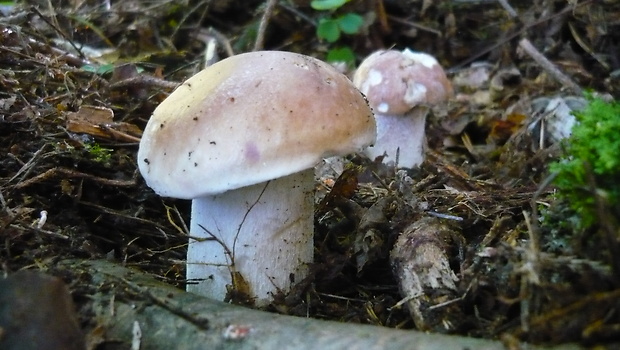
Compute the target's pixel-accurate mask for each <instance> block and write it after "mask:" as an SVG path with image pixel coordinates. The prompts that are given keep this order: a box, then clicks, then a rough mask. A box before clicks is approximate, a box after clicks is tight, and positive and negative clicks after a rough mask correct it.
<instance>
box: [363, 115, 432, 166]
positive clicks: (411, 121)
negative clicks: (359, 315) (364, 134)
mask: <svg viewBox="0 0 620 350" xmlns="http://www.w3.org/2000/svg"><path fill="white" fill-rule="evenodd" d="M427 113H428V108H426V107H421V106H420V107H416V108H414V109H413V110H412V111H411V112H409V113H408V114H407V115H404V116H401V115H396V116H394V115H385V114H380V113H377V114H375V120H376V121H377V141H376V142H375V144H374V146H371V147H368V148H366V150H365V151H364V152H365V153H366V155H367V156H368V157H369V158H370V159H375V158H377V157H380V156H382V155H384V154H386V156H385V158H384V159H383V163H386V164H394V165H396V154H397V151H398V167H399V168H413V167H415V166H418V165H420V164H422V162H423V161H424V150H425V148H426V136H425V133H424V131H425V124H426V114H427Z"/></svg>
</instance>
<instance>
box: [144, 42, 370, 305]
mask: <svg viewBox="0 0 620 350" xmlns="http://www.w3.org/2000/svg"><path fill="white" fill-rule="evenodd" d="M375 133H376V126H375V121H374V118H373V116H372V111H371V110H370V108H369V107H368V104H367V102H366V100H365V99H364V97H363V96H362V94H361V93H360V92H359V91H358V90H357V89H356V88H355V86H353V84H352V83H351V81H349V80H348V79H347V78H346V77H345V76H344V75H342V74H340V73H338V72H336V71H335V70H334V69H333V68H332V67H331V66H329V65H328V64H326V63H324V62H321V61H319V60H317V59H314V58H312V57H308V56H303V55H299V54H295V53H289V52H278V51H262V52H260V51H259V52H252V53H246V54H241V55H237V56H233V57H230V58H227V59H225V60H223V61H220V62H218V63H216V64H214V65H212V66H210V67H208V68H206V69H205V70H203V71H201V72H199V73H198V74H196V75H195V76H193V77H192V78H190V79H188V80H187V81H186V82H185V83H184V84H183V85H181V86H180V87H179V88H177V89H176V90H175V91H174V92H173V93H172V94H171V95H170V96H169V97H168V98H167V99H166V100H164V101H163V102H162V103H161V104H160V105H159V106H158V107H157V109H156V110H155V111H154V112H153V115H152V117H151V118H150V120H149V122H148V124H147V126H146V128H145V131H144V134H143V136H142V140H141V142H140V148H139V151H138V162H139V168H140V172H141V173H142V176H143V177H144V179H145V180H146V183H147V184H148V185H149V186H150V187H151V188H152V189H154V190H155V192H157V193H158V194H160V195H162V196H167V197H174V198H184V199H192V216H191V224H190V233H191V237H190V242H189V248H188V253H187V278H188V281H189V282H188V283H189V284H188V285H187V290H188V291H190V292H196V293H198V294H201V295H205V296H210V297H213V298H215V299H219V300H224V299H226V297H227V296H228V297H231V295H233V294H232V293H236V294H234V295H240V294H241V295H242V296H243V297H244V298H247V299H248V300H246V301H253V302H255V304H256V305H257V306H264V305H267V304H268V303H269V302H270V301H271V300H272V298H273V296H274V295H275V294H276V293H277V292H283V293H286V292H288V291H289V290H290V288H291V287H292V286H294V285H295V284H296V283H298V282H300V281H302V280H303V279H304V278H305V277H307V276H308V272H309V264H311V263H312V261H313V228H314V221H313V202H314V196H313V190H314V175H313V167H314V165H315V164H316V163H318V162H319V161H320V160H321V159H322V158H323V157H330V156H336V155H345V154H349V153H353V152H356V151H360V150H362V149H363V148H364V147H366V146H368V145H369V144H371V143H372V142H374V139H375V135H376V134H375ZM193 281H195V282H193Z"/></svg>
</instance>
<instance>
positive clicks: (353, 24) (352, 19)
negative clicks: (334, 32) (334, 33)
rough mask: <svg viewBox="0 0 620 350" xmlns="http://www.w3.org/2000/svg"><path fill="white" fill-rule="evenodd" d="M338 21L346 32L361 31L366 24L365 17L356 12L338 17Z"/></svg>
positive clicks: (341, 28)
mask: <svg viewBox="0 0 620 350" xmlns="http://www.w3.org/2000/svg"><path fill="white" fill-rule="evenodd" d="M336 20H337V21H338V27H340V30H342V32H344V33H346V34H357V33H359V31H360V28H361V27H362V25H364V18H363V17H362V16H360V15H358V14H355V13H347V14H345V15H342V16H340V17H338V18H337V19H336Z"/></svg>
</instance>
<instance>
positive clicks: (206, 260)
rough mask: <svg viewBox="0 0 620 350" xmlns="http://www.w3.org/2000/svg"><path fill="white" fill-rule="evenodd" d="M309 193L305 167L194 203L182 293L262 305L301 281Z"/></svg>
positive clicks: (307, 259)
mask: <svg viewBox="0 0 620 350" xmlns="http://www.w3.org/2000/svg"><path fill="white" fill-rule="evenodd" d="M313 189H314V171H313V170H312V169H309V170H304V171H301V172H298V173H295V174H292V175H288V176H284V177H281V178H278V179H275V180H271V181H268V182H263V183H259V184H256V185H251V186H246V187H242V188H239V189H236V190H231V191H227V192H224V193H222V194H218V195H211V196H205V197H200V198H196V199H194V200H193V201H192V220H191V227H190V231H191V232H192V238H191V240H190V245H189V248H188V252H187V257H188V268H187V278H188V279H189V280H190V284H188V285H187V290H188V291H189V292H196V293H199V294H206V295H209V296H211V297H213V298H215V299H218V300H228V299H232V300H235V301H239V302H246V301H256V302H257V303H258V304H264V302H265V301H269V300H271V299H272V298H273V296H274V294H275V293H277V292H279V291H282V292H286V291H288V290H290V288H291V287H292V286H294V285H295V284H296V283H298V282H300V279H303V278H305V277H306V276H307V275H308V268H309V265H310V264H311V263H312V258H313V254H312V252H313V228H314V223H313V216H312V215H309V213H312V208H313V203H314V192H313ZM192 280H195V281H200V282H198V283H196V284H192V283H191V281H192ZM227 294H228V295H227ZM245 299H250V300H245ZM252 299H255V300H252Z"/></svg>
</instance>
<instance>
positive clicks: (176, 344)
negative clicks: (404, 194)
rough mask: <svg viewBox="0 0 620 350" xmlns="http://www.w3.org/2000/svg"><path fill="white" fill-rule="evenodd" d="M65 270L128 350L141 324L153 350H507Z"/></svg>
mask: <svg viewBox="0 0 620 350" xmlns="http://www.w3.org/2000/svg"><path fill="white" fill-rule="evenodd" d="M58 268H59V269H60V270H61V271H59V273H63V274H66V273H67V272H69V273H72V274H74V276H75V278H73V279H72V280H73V289H74V290H75V291H79V293H83V294H88V295H81V296H79V295H75V294H76V293H77V292H74V295H75V296H77V297H80V298H79V299H81V300H88V305H85V306H84V305H83V306H82V307H83V308H82V309H83V310H84V307H87V308H88V309H90V310H91V311H92V312H93V313H94V316H93V317H94V319H96V320H97V325H96V326H97V327H98V329H97V330H95V331H94V332H101V331H102V329H103V330H104V332H105V339H104V340H103V341H102V342H104V343H105V342H107V341H110V342H114V343H115V344H116V345H117V346H120V347H124V348H129V344H131V341H132V338H133V335H132V330H133V329H134V324H135V322H137V323H138V326H139V327H140V330H141V349H151V350H158V349H188V350H189V349H229V348H230V349H233V348H234V349H297V350H303V349H328V350H329V349H386V350H389V349H414V350H431V349H441V350H451V349H454V350H457V349H458V350H462V349H485V350H495V349H497V350H502V349H504V346H503V344H502V343H500V342H498V341H491V340H483V339H474V338H467V337H458V336H449V335H439V334H427V333H423V332H418V331H412V330H396V329H388V328H384V327H375V326H369V325H356V324H345V323H338V322H333V321H322V320H314V319H308V318H301V317H293V316H282V315H277V314H273V313H267V312H262V311H256V310H251V309H247V308H245V307H241V306H235V305H230V304H226V303H222V302H217V301H213V300H210V299H207V298H204V297H200V296H198V295H195V294H191V293H186V292H183V291H181V290H179V289H177V288H174V287H173V286H170V285H168V284H165V283H163V282H160V281H157V280H156V279H155V278H153V277H151V276H149V275H147V274H145V273H142V272H139V271H136V270H131V269H128V268H124V267H121V266H119V265H116V264H113V263H111V262H108V261H74V260H71V261H63V262H61V263H60V264H59V265H58ZM78 277H79V278H78ZM99 334H100V333H99ZM120 343H123V344H124V345H122V344H120ZM530 349H535V347H530ZM538 349H541V348H538ZM554 349H579V347H578V346H576V345H567V346H561V347H555V348H554Z"/></svg>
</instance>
